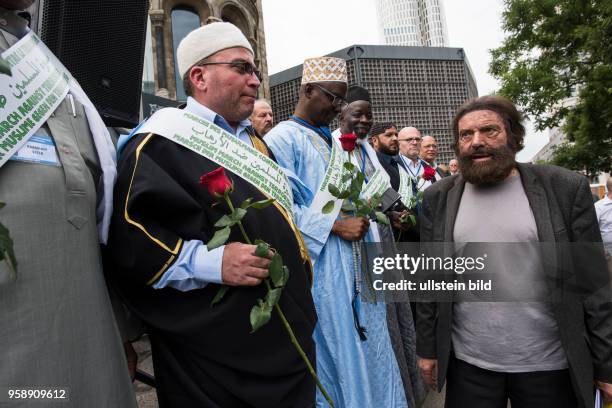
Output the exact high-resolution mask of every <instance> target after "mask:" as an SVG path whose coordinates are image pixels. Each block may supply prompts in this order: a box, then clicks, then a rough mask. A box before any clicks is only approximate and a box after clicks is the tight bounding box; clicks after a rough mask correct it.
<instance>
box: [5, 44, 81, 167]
mask: <svg viewBox="0 0 612 408" xmlns="http://www.w3.org/2000/svg"><path fill="white" fill-rule="evenodd" d="M2 58H3V59H4V60H5V61H6V62H7V63H8V64H9V66H10V67H11V73H12V76H8V75H2V74H0V79H1V81H0V166H2V165H4V163H6V161H7V160H8V159H9V158H11V156H13V154H15V153H16V152H17V151H18V150H19V149H20V148H21V147H22V146H23V145H24V144H25V143H26V142H27V141H28V140H29V139H30V137H31V136H32V135H33V134H34V132H36V131H37V130H38V129H39V128H40V127H41V126H42V125H43V124H44V123H45V121H46V120H47V118H49V116H51V114H52V113H53V112H54V111H55V109H56V108H57V106H58V105H59V104H60V103H61V102H62V101H63V100H64V97H65V96H66V94H67V93H68V90H69V82H70V78H71V76H70V74H69V73H68V72H67V71H66V70H65V68H64V67H63V66H62V65H61V64H54V62H55V57H54V56H53V55H52V54H51V53H50V51H49V50H48V48H47V47H46V46H45V45H44V44H43V43H42V42H41V41H40V39H39V38H38V37H36V35H34V34H33V33H30V34H28V35H26V36H25V37H23V38H22V39H21V40H19V41H18V42H17V43H16V44H15V45H13V46H12V47H11V48H9V49H8V50H6V51H5V52H3V53H2Z"/></svg>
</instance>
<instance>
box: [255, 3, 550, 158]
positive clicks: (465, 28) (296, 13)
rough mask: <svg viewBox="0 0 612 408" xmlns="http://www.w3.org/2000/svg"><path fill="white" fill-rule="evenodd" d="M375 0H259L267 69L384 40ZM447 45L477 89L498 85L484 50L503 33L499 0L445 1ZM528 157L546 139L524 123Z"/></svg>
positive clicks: (486, 91) (485, 90)
mask: <svg viewBox="0 0 612 408" xmlns="http://www.w3.org/2000/svg"><path fill="white" fill-rule="evenodd" d="M374 1H375V0H310V1H307V2H305V1H298V0H262V3H263V12H264V13H263V16H264V28H265V33H266V50H267V54H268V73H269V74H274V73H277V72H279V71H283V70H284V69H287V68H290V67H293V66H295V65H299V64H301V63H302V61H303V60H304V59H305V58H308V57H317V56H321V55H325V54H328V53H330V52H333V51H336V50H339V49H341V48H344V47H347V46H349V45H353V44H382V42H381V39H379V38H378V30H377V21H376V8H375V5H374ZM443 2H444V3H443V6H444V9H445V15H446V23H447V28H448V39H449V46H451V47H460V48H463V49H464V50H465V53H466V55H467V59H468V61H469V64H470V67H471V68H472V72H473V74H474V76H475V79H476V85H477V86H478V94H479V95H486V94H489V93H491V92H493V91H495V90H497V88H498V82H497V81H496V80H495V79H494V78H493V77H492V76H491V75H489V73H488V65H489V61H490V60H491V57H490V56H489V52H488V50H489V49H491V48H496V47H497V46H499V45H500V44H501V42H502V40H503V38H504V32H503V31H502V29H501V12H502V10H503V5H502V1H501V0H470V1H465V0H443ZM528 128H529V130H528V135H527V138H526V141H525V149H523V151H521V152H520V153H519V155H518V159H519V160H520V161H527V160H529V159H531V157H532V156H533V155H534V154H535V153H537V151H538V150H539V149H540V148H541V147H542V146H543V145H545V144H546V143H547V142H548V136H547V134H548V133H547V132H545V133H535V132H534V131H533V130H532V129H531V126H528Z"/></svg>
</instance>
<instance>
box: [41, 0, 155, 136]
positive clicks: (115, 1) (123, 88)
mask: <svg viewBox="0 0 612 408" xmlns="http://www.w3.org/2000/svg"><path fill="white" fill-rule="evenodd" d="M148 10H149V1H148V0H123V1H121V0H40V3H39V6H38V8H37V10H36V11H37V14H38V15H35V16H34V17H35V21H33V23H35V25H33V29H35V30H36V31H38V33H39V35H40V37H41V38H42V40H43V41H44V42H45V44H47V46H48V47H49V49H51V51H53V53H54V54H55V55H56V56H57V57H58V58H59V59H60V61H62V63H63V64H64V65H65V66H66V68H68V70H69V71H70V72H71V73H72V75H73V76H74V77H75V78H76V79H77V81H79V83H80V84H81V86H82V87H83V89H84V90H85V92H86V93H87V95H88V96H89V98H90V99H91V101H92V102H93V103H94V105H95V106H96V108H97V109H98V111H99V112H100V115H101V116H102V119H104V122H105V123H106V125H107V126H126V127H133V126H135V125H136V124H137V123H138V121H139V117H140V96H141V90H142V68H143V63H144V47H145V36H146V28H147V13H148Z"/></svg>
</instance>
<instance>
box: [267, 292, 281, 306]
mask: <svg viewBox="0 0 612 408" xmlns="http://www.w3.org/2000/svg"><path fill="white" fill-rule="evenodd" d="M282 293H283V290H282V289H281V288H276V289H272V290H271V291H269V292H268V294H267V295H266V304H267V305H268V306H270V308H272V307H274V305H276V304H277V303H278V301H279V300H280V297H281V295H282Z"/></svg>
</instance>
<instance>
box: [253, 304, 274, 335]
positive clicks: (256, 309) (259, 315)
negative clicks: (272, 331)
mask: <svg viewBox="0 0 612 408" xmlns="http://www.w3.org/2000/svg"><path fill="white" fill-rule="evenodd" d="M272 307H273V306H270V305H269V304H268V303H266V302H264V301H263V300H261V299H257V304H256V305H255V306H253V308H252V309H251V315H250V320H251V328H252V329H253V330H252V331H251V333H254V332H256V331H257V330H259V329H260V328H261V327H262V326H264V325H265V324H266V323H268V322H269V321H270V318H271V317H272Z"/></svg>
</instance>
